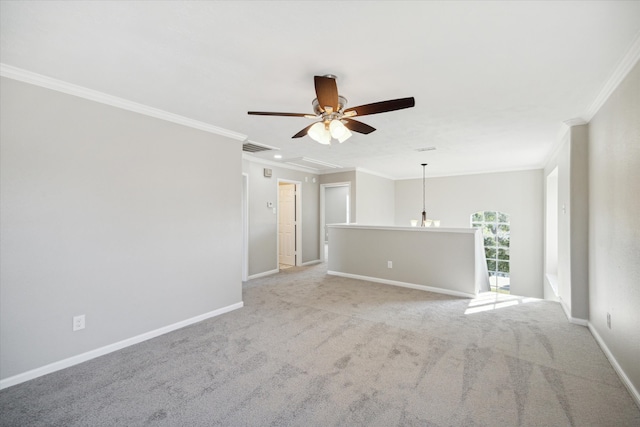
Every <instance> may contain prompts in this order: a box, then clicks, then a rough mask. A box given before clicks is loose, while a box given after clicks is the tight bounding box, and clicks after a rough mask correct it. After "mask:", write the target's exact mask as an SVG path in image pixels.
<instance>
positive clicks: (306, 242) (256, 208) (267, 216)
mask: <svg viewBox="0 0 640 427" xmlns="http://www.w3.org/2000/svg"><path fill="white" fill-rule="evenodd" d="M242 168H243V172H245V173H247V174H248V176H249V276H255V275H259V274H262V273H267V272H273V271H274V270H277V269H278V234H277V230H278V215H277V213H274V212H273V208H269V207H267V202H272V203H273V207H274V208H277V206H278V203H277V202H278V179H286V180H291V181H298V182H301V183H302V184H301V185H302V189H301V192H302V194H301V197H300V201H299V202H300V203H301V204H302V218H301V220H300V222H301V232H302V248H301V250H300V252H301V253H302V258H301V262H302V263H306V262H313V261H316V260H318V259H320V253H319V244H320V243H319V242H320V240H319V236H320V235H319V221H320V219H319V217H320V215H319V207H318V205H319V197H320V193H319V191H320V190H319V186H320V184H319V182H318V175H315V174H312V173H308V172H300V171H297V170H292V169H287V168H284V167H277V166H273V165H271V164H266V163H260V162H259V160H257V159H256V160H254V159H245V160H244V161H243V162H242ZM264 168H269V169H271V171H272V175H271V177H270V178H267V177H265V176H264ZM314 178H315V181H316V182H313V180H314Z"/></svg>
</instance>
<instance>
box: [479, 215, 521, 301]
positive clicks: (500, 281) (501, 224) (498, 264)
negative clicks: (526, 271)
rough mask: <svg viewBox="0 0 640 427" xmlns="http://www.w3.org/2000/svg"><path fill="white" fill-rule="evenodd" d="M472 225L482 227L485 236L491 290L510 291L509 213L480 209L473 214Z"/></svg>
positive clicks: (506, 292)
mask: <svg viewBox="0 0 640 427" xmlns="http://www.w3.org/2000/svg"><path fill="white" fill-rule="evenodd" d="M471 226H472V227H474V228H481V229H482V235H483V236H484V253H485V256H486V258H487V270H489V283H490V284H491V290H492V291H494V292H501V293H505V294H508V293H509V292H510V279H509V271H510V264H509V263H510V257H509V243H510V239H511V237H510V235H511V234H510V224H509V214H506V213H504V212H496V211H480V212H476V213H474V214H473V215H471Z"/></svg>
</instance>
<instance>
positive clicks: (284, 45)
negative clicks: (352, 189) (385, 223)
mask: <svg viewBox="0 0 640 427" xmlns="http://www.w3.org/2000/svg"><path fill="white" fill-rule="evenodd" d="M328 4H329V5H331V6H332V7H326V6H327V4H326V3H322V2H309V1H304V2H244V1H216V2H177V1H162V2H160V1H157V2H156V1H149V2H68V1H61V2H58V1H42V2H39V1H30V2H14V1H3V2H1V3H0V31H1V44H0V48H1V50H0V54H1V55H0V60H1V62H2V64H4V65H7V66H10V67H16V68H18V69H23V70H27V71H30V72H33V73H37V74H40V75H43V76H46V77H49V78H53V79H58V80H61V81H64V82H68V83H71V84H74V85H78V86H81V87H85V88H88V89H92V90H95V91H99V92H102V93H105V94H108V95H112V96H115V97H119V98H123V99H126V100H129V101H132V102H135V103H139V104H143V105H146V106H148V107H151V108H155V109H159V110H163V111H166V112H168V113H172V114H176V115H179V116H183V117H186V118H188V119H191V120H194V121H199V122H202V123H205V124H208V125H212V126H216V127H220V128H224V129H227V130H230V131H232V132H236V133H239V134H242V135H246V136H247V139H249V140H251V141H252V142H253V143H255V144H256V145H266V146H269V147H274V149H276V150H278V151H277V152H278V154H281V155H282V160H274V158H273V151H270V150H266V151H261V152H255V153H251V154H250V155H251V156H254V157H257V158H262V159H265V160H270V161H272V162H273V161H280V162H283V163H285V164H286V162H285V161H286V160H287V159H313V160H314V161H316V162H320V163H316V165H321V164H322V163H325V164H329V165H332V166H339V167H343V168H354V167H358V168H362V169H365V170H368V171H371V172H374V173H377V174H380V175H382V176H387V177H390V178H393V179H406V178H418V177H421V176H422V168H421V166H420V164H421V163H425V162H426V163H429V171H428V176H443V175H457V174H465V173H482V172H490V171H505V170H518V169H531V168H539V167H542V166H543V164H544V162H545V160H546V159H547V158H548V156H549V155H550V152H551V151H552V150H553V149H554V147H555V144H556V141H557V137H558V134H559V132H561V131H562V127H563V126H564V125H563V122H565V121H567V120H583V121H588V120H589V119H590V117H591V115H593V113H594V111H592V110H593V106H594V103H596V102H597V100H598V97H599V96H600V94H601V93H602V92H603V90H605V89H606V86H607V84H608V82H610V81H611V78H612V76H614V75H615V73H616V70H618V69H620V66H621V64H624V61H629V58H632V59H633V58H636V59H637V56H638V54H637V52H636V51H638V50H640V49H639V48H638V46H640V41H639V34H640V2H637V1H568V2H564V1H554V2H515V1H513V2H483V1H472V2H465V1H459V2H458V1H457V2H439V1H429V2H404V1H393V2H384V1H382V2H381V1H376V2H368V1H358V2H339V3H328ZM634 55H635V56H634ZM327 74H332V75H335V76H337V83H338V88H339V90H340V95H341V96H344V97H345V98H346V99H347V100H348V105H349V106H356V105H362V104H367V103H371V102H376V101H380V100H388V99H397V98H404V97H414V98H415V107H414V108H409V109H404V110H400V111H393V112H388V113H385V114H376V115H371V116H367V117H366V119H365V118H363V120H362V121H363V122H365V123H366V124H368V125H370V126H373V127H375V128H376V129H377V130H376V131H375V132H373V133H371V134H368V135H363V134H356V133H354V135H353V136H352V137H351V138H349V139H348V140H347V141H345V142H344V143H342V144H332V145H330V146H326V145H321V144H318V143H317V142H315V141H313V140H312V139H311V138H309V137H308V136H305V137H302V138H298V139H292V138H291V136H292V135H294V134H295V133H296V132H298V131H299V130H300V129H302V128H304V127H305V126H308V125H309V124H311V123H312V121H310V120H309V119H307V118H304V117H262V116H250V115H248V114H247V111H250V110H257V111H285V112H300V113H306V112H308V113H313V107H312V105H311V102H312V100H313V99H314V98H315V93H314V86H313V76H322V75H327ZM427 147H435V148H436V149H435V150H421V149H423V148H427ZM327 170H331V171H336V170H339V169H336V168H329V169H327Z"/></svg>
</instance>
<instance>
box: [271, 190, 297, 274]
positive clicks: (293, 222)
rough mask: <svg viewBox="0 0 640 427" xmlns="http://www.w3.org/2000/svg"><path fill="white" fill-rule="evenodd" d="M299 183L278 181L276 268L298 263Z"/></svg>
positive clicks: (288, 266)
mask: <svg viewBox="0 0 640 427" xmlns="http://www.w3.org/2000/svg"><path fill="white" fill-rule="evenodd" d="M300 184H301V183H300V182H296V181H286V180H278V252H277V253H278V268H279V269H286V268H290V267H293V266H295V265H299V263H300V258H301V256H300V233H299V228H300V206H299V205H300V204H299V203H298V199H299V196H300Z"/></svg>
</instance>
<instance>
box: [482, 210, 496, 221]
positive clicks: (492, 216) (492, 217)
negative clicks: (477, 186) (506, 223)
mask: <svg viewBox="0 0 640 427" xmlns="http://www.w3.org/2000/svg"><path fill="white" fill-rule="evenodd" d="M484 220H485V222H495V221H496V213H495V212H485V213H484Z"/></svg>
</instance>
